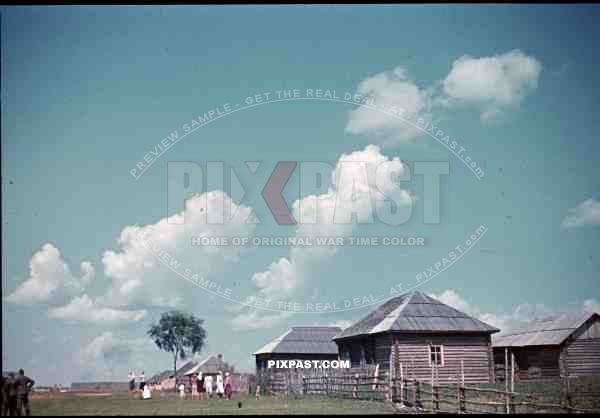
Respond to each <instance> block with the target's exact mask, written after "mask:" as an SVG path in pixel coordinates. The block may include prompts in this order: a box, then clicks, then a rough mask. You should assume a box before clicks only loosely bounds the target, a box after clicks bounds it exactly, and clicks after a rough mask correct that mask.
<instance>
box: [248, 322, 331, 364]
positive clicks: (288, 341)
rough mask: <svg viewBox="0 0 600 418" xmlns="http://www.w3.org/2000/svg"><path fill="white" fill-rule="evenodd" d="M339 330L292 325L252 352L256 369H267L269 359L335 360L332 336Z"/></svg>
mask: <svg viewBox="0 0 600 418" xmlns="http://www.w3.org/2000/svg"><path fill="white" fill-rule="evenodd" d="M340 331H341V328H339V327H320V326H313V327H292V328H290V329H289V330H287V331H286V332H285V333H284V334H283V335H281V336H279V337H277V338H275V339H274V340H273V341H271V342H269V343H267V344H266V345H265V346H263V347H262V348H260V349H259V350H257V351H255V352H254V353H253V354H254V356H255V357H256V371H257V373H258V372H260V371H261V370H265V369H267V367H268V363H267V362H268V361H269V360H337V359H338V350H337V346H336V345H335V343H334V342H333V340H332V338H333V337H334V336H335V335H336V334H337V333H339V332H340ZM274 368H276V367H274Z"/></svg>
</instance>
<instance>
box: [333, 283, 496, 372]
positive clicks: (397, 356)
mask: <svg viewBox="0 0 600 418" xmlns="http://www.w3.org/2000/svg"><path fill="white" fill-rule="evenodd" d="M495 332H499V330H498V329H497V328H494V327H492V326H490V325H488V324H486V323H484V322H482V321H480V320H478V319H475V318H472V317H470V316H469V315H467V314H465V313H463V312H460V311H458V310H456V309H454V308H452V307H450V306H448V305H446V304H444V303H442V302H440V301H438V300H436V299H434V298H432V297H430V296H428V295H426V294H424V293H422V292H419V291H412V292H410V293H406V294H403V295H401V296H398V297H396V298H393V299H390V300H388V301H387V302H385V303H384V304H383V305H381V306H379V307H378V308H377V309H376V310H374V311H373V312H371V313H370V314H368V315H367V316H365V317H364V318H363V319H361V320H359V321H358V322H356V323H354V324H353V325H351V326H350V327H348V328H346V329H344V330H343V331H342V332H341V333H339V334H338V335H336V336H335V337H334V341H335V342H336V343H337V345H338V350H339V355H340V358H341V359H349V360H350V362H351V365H352V367H364V366H367V365H376V364H379V367H380V368H382V369H384V370H388V371H389V370H390V368H391V369H392V370H393V372H394V374H395V375H396V376H399V374H400V368H401V369H402V374H403V375H404V377H407V378H411V379H418V380H430V379H431V376H432V373H435V375H436V376H437V380H438V381H439V382H440V383H444V382H456V379H457V376H461V375H462V376H464V381H465V382H467V383H481V382H493V381H494V367H493V360H492V345H491V335H492V334H493V333H495Z"/></svg>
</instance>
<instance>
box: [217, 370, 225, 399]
mask: <svg viewBox="0 0 600 418" xmlns="http://www.w3.org/2000/svg"><path fill="white" fill-rule="evenodd" d="M224 392H225V390H224V389H223V372H222V371H220V370H219V374H218V375H217V395H219V399H223V393H224Z"/></svg>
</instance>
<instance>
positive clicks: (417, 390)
mask: <svg viewBox="0 0 600 418" xmlns="http://www.w3.org/2000/svg"><path fill="white" fill-rule="evenodd" d="M414 395H415V397H414V401H415V402H414V405H415V407H419V408H420V407H421V387H420V384H419V381H418V380H415V391H414Z"/></svg>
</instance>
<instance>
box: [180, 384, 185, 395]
mask: <svg viewBox="0 0 600 418" xmlns="http://www.w3.org/2000/svg"><path fill="white" fill-rule="evenodd" d="M179 399H185V385H184V384H183V383H182V384H180V385H179Z"/></svg>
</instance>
